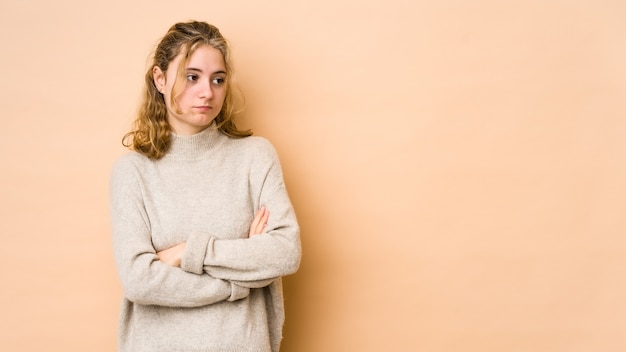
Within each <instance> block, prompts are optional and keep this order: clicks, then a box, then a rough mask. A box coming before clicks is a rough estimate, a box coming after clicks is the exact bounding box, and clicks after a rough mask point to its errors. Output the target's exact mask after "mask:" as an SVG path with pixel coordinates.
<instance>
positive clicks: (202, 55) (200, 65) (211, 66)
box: [181, 45, 226, 73]
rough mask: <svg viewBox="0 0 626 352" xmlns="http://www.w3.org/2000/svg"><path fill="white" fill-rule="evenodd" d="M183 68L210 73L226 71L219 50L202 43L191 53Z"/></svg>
mask: <svg viewBox="0 0 626 352" xmlns="http://www.w3.org/2000/svg"><path fill="white" fill-rule="evenodd" d="M181 56H182V55H181ZM184 69H195V70H198V71H202V72H207V73H212V72H217V71H226V65H225V63H224V56H223V55H222V52H221V51H219V50H218V49H215V48H214V47H212V46H210V45H202V46H200V47H198V48H197V49H196V50H195V51H194V52H193V53H191V56H190V57H189V59H188V61H187V63H186V65H185V67H184Z"/></svg>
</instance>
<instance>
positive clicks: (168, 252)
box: [157, 207, 270, 267]
mask: <svg viewBox="0 0 626 352" xmlns="http://www.w3.org/2000/svg"><path fill="white" fill-rule="evenodd" d="M269 216H270V212H269V210H267V209H266V208H265V207H261V209H259V210H258V211H257V213H256V214H255V216H254V220H252V224H250V232H249V234H248V238H251V237H253V236H257V235H260V234H262V233H263V230H265V227H266V226H267V220H268V219H269ZM186 244H187V243H186V242H182V243H179V244H177V245H175V246H174V247H170V248H167V249H164V250H162V251H159V252H157V256H158V257H159V260H160V261H161V262H163V263H165V264H168V265H170V266H173V267H180V262H181V259H182V256H183V253H184V251H185V246H186Z"/></svg>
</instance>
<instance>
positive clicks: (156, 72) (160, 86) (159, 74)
mask: <svg viewBox="0 0 626 352" xmlns="http://www.w3.org/2000/svg"><path fill="white" fill-rule="evenodd" d="M152 78H153V79H154V85H155V86H156V88H157V90H158V91H159V92H161V94H163V91H164V90H165V72H163V71H161V69H160V68H159V66H154V68H152Z"/></svg>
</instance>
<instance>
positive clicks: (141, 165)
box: [111, 151, 153, 181]
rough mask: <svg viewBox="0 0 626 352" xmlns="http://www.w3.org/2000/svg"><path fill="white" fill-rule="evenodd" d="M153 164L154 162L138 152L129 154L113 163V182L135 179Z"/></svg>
mask: <svg viewBox="0 0 626 352" xmlns="http://www.w3.org/2000/svg"><path fill="white" fill-rule="evenodd" d="M152 163H153V161H152V160H150V159H148V158H147V157H145V156H143V155H141V154H139V153H137V152H134V151H131V152H128V153H126V154H123V155H122V156H120V157H118V158H117V159H116V160H115V162H114V163H113V167H112V170H111V179H112V180H113V181H115V180H120V181H121V180H124V179H127V180H128V179H135V178H136V176H137V175H138V174H140V173H141V170H143V169H146V167H148V165H150V164H152Z"/></svg>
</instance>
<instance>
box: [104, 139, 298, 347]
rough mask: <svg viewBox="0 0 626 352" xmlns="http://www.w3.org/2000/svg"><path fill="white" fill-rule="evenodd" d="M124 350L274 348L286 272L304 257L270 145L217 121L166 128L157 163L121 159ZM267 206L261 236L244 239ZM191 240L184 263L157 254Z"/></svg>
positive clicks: (117, 172) (118, 216)
mask: <svg viewBox="0 0 626 352" xmlns="http://www.w3.org/2000/svg"><path fill="white" fill-rule="evenodd" d="M110 186H111V187H110V190H111V218H112V220H111V221H112V230H113V247H114V253H115V262H116V266H117V270H118V274H119V277H120V281H121V283H122V287H123V291H124V298H123V302H122V309H121V315H120V321H119V324H120V325H119V350H120V351H132V352H140V351H167V352H172V351H186V352H189V351H255V352H259V351H278V350H279V347H280V341H281V338H282V326H283V322H284V306H283V298H282V284H281V277H282V276H285V275H288V274H292V273H294V272H295V271H296V270H297V269H298V266H299V265H300V255H301V247H300V237H299V228H298V224H297V221H296V217H295V214H294V211H293V207H292V205H291V202H290V201H289V197H288V195H287V191H286V189H285V184H284V182H283V176H282V171H281V168H280V163H279V160H278V158H277V155H276V152H275V150H274V148H273V147H272V146H271V144H270V143H269V142H267V141H266V140H265V139H263V138H260V137H247V138H243V139H232V138H229V137H227V136H225V135H223V134H222V133H220V132H219V131H217V130H215V129H214V128H208V129H206V130H205V131H203V132H200V133H199V134H196V135H193V136H176V135H174V136H173V143H172V146H171V148H170V150H169V151H168V153H167V154H166V156H165V157H163V158H162V159H160V160H156V161H155V160H150V159H148V158H146V157H144V156H142V155H140V154H138V153H134V152H131V153H128V154H126V155H124V156H122V157H121V158H120V159H119V160H118V161H117V162H116V163H115V165H114V167H113V171H112V176H111V185H110ZM262 205H264V206H266V207H267V209H268V210H269V211H270V218H269V222H268V225H267V228H266V232H265V233H263V234H262V235H258V236H254V237H252V238H248V232H249V227H250V223H251V221H252V219H253V218H254V214H255V211H256V210H257V209H259V207H260V206H262ZM183 241H186V242H187V245H186V249H185V252H184V253H183V258H182V264H181V268H176V267H171V266H169V265H166V264H164V263H162V262H160V261H159V260H158V258H157V256H156V252H158V251H160V250H163V249H166V248H169V247H171V246H173V245H176V244H178V243H181V242H183Z"/></svg>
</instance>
